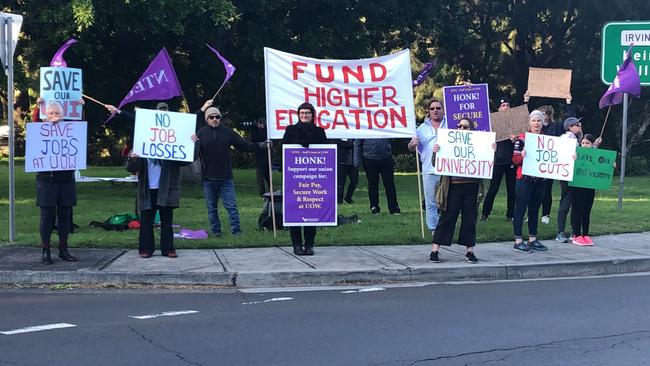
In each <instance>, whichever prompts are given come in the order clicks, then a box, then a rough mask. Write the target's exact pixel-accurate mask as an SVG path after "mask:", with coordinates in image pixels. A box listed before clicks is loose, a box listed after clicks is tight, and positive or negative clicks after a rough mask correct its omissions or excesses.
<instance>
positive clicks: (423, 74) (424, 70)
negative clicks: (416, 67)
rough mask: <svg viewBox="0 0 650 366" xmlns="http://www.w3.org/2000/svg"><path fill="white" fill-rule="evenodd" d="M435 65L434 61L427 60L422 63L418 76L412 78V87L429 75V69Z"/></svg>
mask: <svg viewBox="0 0 650 366" xmlns="http://www.w3.org/2000/svg"><path fill="white" fill-rule="evenodd" d="M434 66H436V61H435V60H434V61H432V62H427V63H426V64H424V68H422V71H420V73H419V74H418V77H417V78H415V80H413V87H414V88H415V87H416V86H418V85H420V84H422V82H423V81H424V80H425V79H426V78H427V77H428V76H429V74H430V73H431V70H432V69H433V67H434Z"/></svg>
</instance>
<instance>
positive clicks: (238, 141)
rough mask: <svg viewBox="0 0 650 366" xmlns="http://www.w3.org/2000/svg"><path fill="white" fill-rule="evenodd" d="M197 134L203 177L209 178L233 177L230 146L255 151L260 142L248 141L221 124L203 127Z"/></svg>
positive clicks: (197, 148) (197, 147) (197, 152)
mask: <svg viewBox="0 0 650 366" xmlns="http://www.w3.org/2000/svg"><path fill="white" fill-rule="evenodd" d="M196 136H197V137H198V138H199V141H197V142H196V147H195V153H196V154H198V155H199V158H200V159H201V177H202V178H203V179H204V180H205V179H209V180H224V179H232V162H231V161H230V146H234V147H236V148H237V149H240V150H244V151H255V150H256V149H258V148H259V144H258V143H255V142H248V141H246V140H244V139H243V138H242V137H241V136H239V135H238V134H237V133H235V131H233V130H231V129H230V128H228V127H226V126H223V125H219V126H218V127H212V126H210V125H207V126H205V127H202V128H201V129H200V130H199V131H198V132H197V133H196Z"/></svg>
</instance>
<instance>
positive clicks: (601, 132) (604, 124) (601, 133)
mask: <svg viewBox="0 0 650 366" xmlns="http://www.w3.org/2000/svg"><path fill="white" fill-rule="evenodd" d="M611 110H612V106H611V105H610V106H609V108H607V114H606V115H605V122H603V128H601V129H600V136H598V137H599V138H602V137H603V133H604V132H605V126H607V118H609V111H611Z"/></svg>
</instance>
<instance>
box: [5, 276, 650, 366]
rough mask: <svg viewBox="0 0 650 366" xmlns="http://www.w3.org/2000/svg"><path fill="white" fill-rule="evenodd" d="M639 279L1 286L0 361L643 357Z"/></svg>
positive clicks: (562, 361) (645, 304)
mask: <svg viewBox="0 0 650 366" xmlns="http://www.w3.org/2000/svg"><path fill="white" fill-rule="evenodd" d="M649 280H650V277H648V276H624V277H613V278H592V279H572V280H549V281H526V282H501V283H480V284H446V285H443V284H433V285H425V286H414V287H394V288H393V287H373V288H365V289H361V291H359V290H347V289H340V288H334V289H331V288H330V289H327V290H320V291H311V290H309V291H291V290H290V289H283V290H281V291H279V292H261V293H250V292H246V293H244V292H238V291H234V290H214V291H208V292H206V291H202V292H197V291H170V290H167V291H161V290H157V291H148V290H115V289H113V290H34V289H31V290H25V289H4V290H0V312H1V313H2V317H1V318H0V365H3V366H4V365H92V366H101V365H139V366H141V365H382V366H397V365H400V366H401V365H418V366H421V365H650V347H649V346H650V314H649V313H648V309H649V306H650V291H649V286H648V281H649ZM52 324H59V325H56V326H54V325H52ZM60 324H67V325H60ZM33 326H45V328H55V329H46V330H40V331H33V330H34V329H29V328H28V327H33ZM57 327H61V328H57Z"/></svg>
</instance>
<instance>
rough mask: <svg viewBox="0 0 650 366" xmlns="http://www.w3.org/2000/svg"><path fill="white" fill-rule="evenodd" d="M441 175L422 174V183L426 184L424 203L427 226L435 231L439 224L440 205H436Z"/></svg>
mask: <svg viewBox="0 0 650 366" xmlns="http://www.w3.org/2000/svg"><path fill="white" fill-rule="evenodd" d="M439 180H440V176H438V175H435V174H422V183H423V184H422V185H423V186H424V205H425V207H426V210H425V211H426V216H427V227H428V228H429V231H433V230H435V229H436V226H438V220H439V219H440V217H439V215H438V205H436V184H438V181H439Z"/></svg>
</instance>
